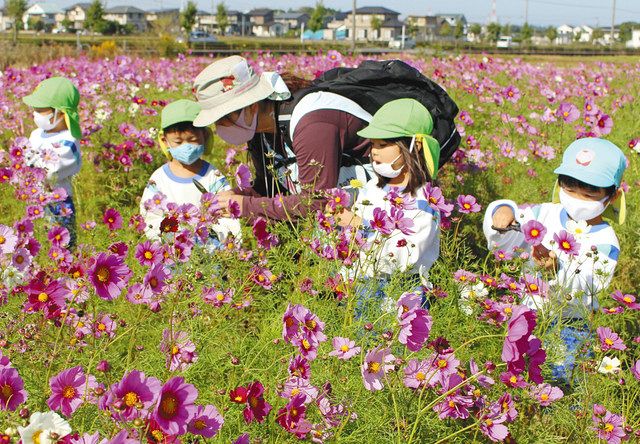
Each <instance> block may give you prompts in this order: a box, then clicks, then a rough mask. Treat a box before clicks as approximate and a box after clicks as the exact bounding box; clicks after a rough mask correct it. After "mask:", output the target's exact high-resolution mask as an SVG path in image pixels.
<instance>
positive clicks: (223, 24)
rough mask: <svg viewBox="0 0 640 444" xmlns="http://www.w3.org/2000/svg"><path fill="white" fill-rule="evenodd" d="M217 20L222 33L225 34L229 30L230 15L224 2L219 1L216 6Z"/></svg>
mask: <svg viewBox="0 0 640 444" xmlns="http://www.w3.org/2000/svg"><path fill="white" fill-rule="evenodd" d="M216 21H217V22H218V29H219V30H220V34H221V35H225V34H226V32H227V26H229V16H228V15H227V7H226V6H225V4H224V2H220V3H218V6H217V8H216Z"/></svg>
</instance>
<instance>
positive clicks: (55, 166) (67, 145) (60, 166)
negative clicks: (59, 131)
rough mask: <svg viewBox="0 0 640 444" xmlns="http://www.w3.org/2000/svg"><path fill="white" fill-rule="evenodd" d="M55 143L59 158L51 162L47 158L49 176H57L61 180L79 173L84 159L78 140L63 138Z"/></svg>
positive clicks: (55, 150)
mask: <svg viewBox="0 0 640 444" xmlns="http://www.w3.org/2000/svg"><path fill="white" fill-rule="evenodd" d="M54 145H55V146H54V148H53V150H54V152H55V154H56V155H57V157H58V158H57V159H56V160H54V161H50V162H48V161H47V160H46V159H45V165H46V166H45V168H46V169H47V177H48V178H49V179H51V178H52V177H54V176H55V177H57V178H58V179H59V180H60V179H66V178H67V177H70V176H73V175H75V174H78V173H79V172H80V167H81V165H82V160H81V156H80V150H79V149H78V145H77V144H76V142H75V141H73V140H61V141H60V142H57V143H56V144H54Z"/></svg>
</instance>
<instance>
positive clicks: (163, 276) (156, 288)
mask: <svg viewBox="0 0 640 444" xmlns="http://www.w3.org/2000/svg"><path fill="white" fill-rule="evenodd" d="M170 277H171V273H170V272H169V270H168V269H167V268H166V267H165V266H164V265H162V264H155V265H153V266H152V267H151V269H150V270H149V271H148V272H147V274H146V275H145V277H144V281H143V282H144V285H146V286H147V287H148V288H149V289H150V290H151V291H152V292H153V293H155V294H158V293H162V290H163V289H164V288H165V286H166V283H165V281H166V280H167V279H169V278H170Z"/></svg>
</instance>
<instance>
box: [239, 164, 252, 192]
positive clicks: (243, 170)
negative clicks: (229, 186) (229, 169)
mask: <svg viewBox="0 0 640 444" xmlns="http://www.w3.org/2000/svg"><path fill="white" fill-rule="evenodd" d="M236 184H237V185H238V188H239V189H241V190H244V189H245V188H249V187H250V186H251V170H250V169H249V167H248V166H247V165H246V164H244V163H241V164H240V165H238V168H236Z"/></svg>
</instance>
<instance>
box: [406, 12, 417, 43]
mask: <svg viewBox="0 0 640 444" xmlns="http://www.w3.org/2000/svg"><path fill="white" fill-rule="evenodd" d="M407 34H409V35H410V36H411V37H413V38H414V39H415V38H416V36H417V35H418V25H417V24H416V21H415V20H414V19H413V17H412V18H410V19H408V20H407Z"/></svg>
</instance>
